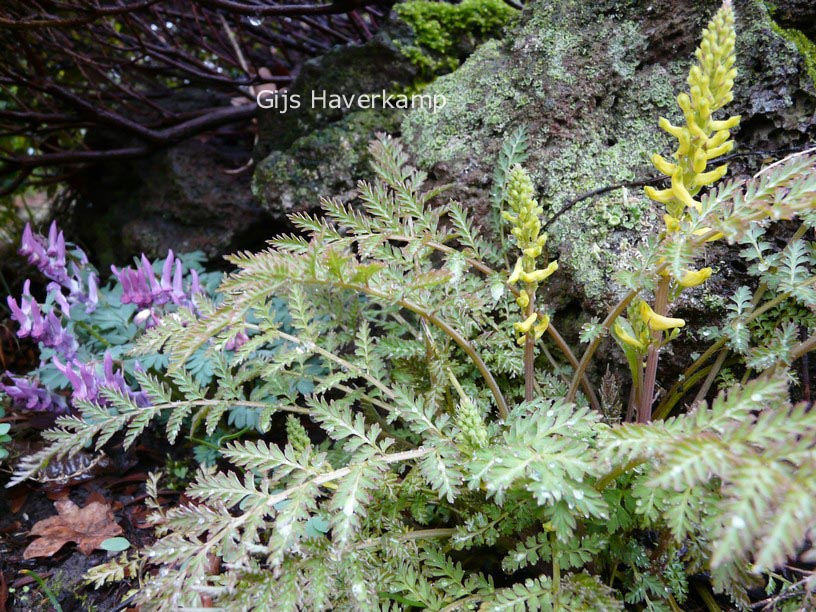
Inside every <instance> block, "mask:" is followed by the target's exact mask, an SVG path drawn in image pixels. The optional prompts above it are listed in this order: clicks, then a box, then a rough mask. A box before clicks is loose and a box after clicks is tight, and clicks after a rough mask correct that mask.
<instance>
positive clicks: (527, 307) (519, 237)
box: [502, 165, 558, 344]
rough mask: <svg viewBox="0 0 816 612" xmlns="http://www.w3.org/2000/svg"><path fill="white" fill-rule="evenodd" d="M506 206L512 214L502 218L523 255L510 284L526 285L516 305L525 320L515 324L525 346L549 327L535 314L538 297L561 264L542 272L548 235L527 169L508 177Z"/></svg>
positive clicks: (517, 168)
mask: <svg viewBox="0 0 816 612" xmlns="http://www.w3.org/2000/svg"><path fill="white" fill-rule="evenodd" d="M506 193H507V205H508V208H509V209H510V210H508V211H504V212H503V213H502V217H503V218H504V219H505V220H506V221H507V222H508V223H510V224H511V226H512V227H511V229H510V232H511V233H512V234H513V236H515V238H516V243H517V245H518V248H519V251H520V252H521V254H520V255H519V258H518V259H517V260H516V263H515V265H514V266H513V271H512V272H511V274H510V276H509V278H508V279H507V282H509V283H510V284H511V285H512V284H516V283H518V282H521V283H524V288H523V289H522V290H521V292H520V293H519V296H518V298H517V299H516V303H517V304H518V305H519V307H520V308H521V309H522V312H523V315H524V320H522V321H519V322H517V323H515V325H514V327H515V329H516V331H517V332H518V333H519V334H521V335H520V336H519V337H518V338H517V341H518V343H519V344H524V343H525V341H526V337H527V335H528V334H532V336H533V338H534V339H538V338H540V337H541V336H542V335H543V334H544V332H545V331H546V329H547V326H548V325H549V321H550V319H549V316H547V315H542V316H539V315H537V313H536V310H535V293H536V290H537V289H538V285H539V283H542V282H544V281H545V280H546V279H547V278H549V277H550V276H551V275H552V274H553V273H554V272H555V271H556V270H558V262H557V261H553V262H550V263H549V264H548V265H547V266H545V267H544V268H541V269H539V268H538V267H537V265H538V259H539V258H540V257H541V255H542V252H543V250H544V246H545V245H546V243H547V235H546V234H543V233H541V214H542V213H543V212H544V208H543V207H541V206H539V204H538V202H536V200H535V199H534V198H533V194H534V189H533V182H532V181H531V180H530V177H529V176H527V173H526V172H525V171H524V169H523V168H522V167H521V166H519V165H516V166H515V167H514V168H512V169H511V170H510V172H509V173H508V177H507V188H506Z"/></svg>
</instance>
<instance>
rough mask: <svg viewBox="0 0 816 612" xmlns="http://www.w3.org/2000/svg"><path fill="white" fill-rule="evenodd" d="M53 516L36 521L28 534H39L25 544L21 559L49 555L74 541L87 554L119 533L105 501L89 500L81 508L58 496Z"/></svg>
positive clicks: (118, 527)
mask: <svg viewBox="0 0 816 612" xmlns="http://www.w3.org/2000/svg"><path fill="white" fill-rule="evenodd" d="M54 507H56V509H57V512H58V514H57V516H52V517H49V518H47V519H44V520H42V521H39V522H38V523H36V524H35V525H34V527H32V528H31V533H30V535H35V536H40V537H39V538H38V539H36V540H34V541H33V542H32V543H31V544H29V545H28V548H26V549H25V552H23V559H31V558H33V557H50V556H51V555H53V554H54V553H56V552H57V551H58V550H59V549H60V548H62V547H63V545H65V544H67V543H68V542H76V543H77V546H78V547H79V550H80V552H81V553H82V554H83V555H89V554H91V552H92V551H93V550H94V549H95V548H98V547H99V545H100V544H101V543H102V542H104V541H105V540H107V539H108V538H110V537H113V536H117V535H119V534H120V533H122V528H121V527H120V526H119V525H117V524H116V521H115V520H114V518H113V511H112V510H111V507H110V506H109V505H108V504H107V503H106V502H100V501H91V502H89V503H88V504H87V505H86V506H85V507H84V508H80V507H79V506H77V505H76V504H75V503H74V502H72V501H70V500H67V499H62V500H60V501H58V502H56V503H55V504H54Z"/></svg>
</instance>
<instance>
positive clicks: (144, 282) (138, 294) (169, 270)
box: [111, 250, 201, 326]
mask: <svg viewBox="0 0 816 612" xmlns="http://www.w3.org/2000/svg"><path fill="white" fill-rule="evenodd" d="M111 271H112V272H113V274H114V275H115V276H116V278H117V280H118V281H119V283H120V284H121V285H122V303H123V304H135V305H136V306H138V308H139V310H140V312H139V313H138V314H137V315H136V317H135V319H134V320H135V322H136V323H139V324H141V323H146V324H147V325H148V326H152V325H156V324H157V323H158V319H157V317H156V314H155V312H154V311H153V308H154V307H156V306H163V305H165V304H169V303H173V304H175V305H177V306H186V307H188V308H194V307H195V306H194V303H193V297H192V296H193V295H194V294H195V293H198V292H200V291H201V286H200V284H199V280H198V274H196V272H195V270H193V271H191V273H190V276H191V283H190V290H189V292H186V291H184V287H183V286H182V278H183V276H184V269H183V266H182V264H181V261H180V260H178V259H176V258H175V255H174V254H173V251H172V250H171V251H169V252H168V254H167V258H166V259H165V260H164V264H163V265H162V272H161V275H160V276H159V277H158V278H156V274H155V273H154V272H153V265H152V264H151V263H150V261H149V260H148V259H147V257H146V256H145V255H144V254H142V257H141V261H140V262H139V264H137V266H136V269H135V270H133V269H132V268H122V269H121V270H117V269H116V266H111Z"/></svg>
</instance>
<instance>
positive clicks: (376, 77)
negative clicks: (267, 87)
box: [253, 0, 514, 221]
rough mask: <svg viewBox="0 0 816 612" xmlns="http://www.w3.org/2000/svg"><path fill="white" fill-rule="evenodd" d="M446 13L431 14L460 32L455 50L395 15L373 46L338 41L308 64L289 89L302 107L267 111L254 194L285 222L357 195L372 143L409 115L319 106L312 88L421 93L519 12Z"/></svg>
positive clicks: (489, 8) (471, 7)
mask: <svg viewBox="0 0 816 612" xmlns="http://www.w3.org/2000/svg"><path fill="white" fill-rule="evenodd" d="M407 6H408V5H403V8H406V7H407ZM414 8H422V11H420V13H422V14H423V15H424V13H425V12H428V13H431V14H433V13H434V10H433V9H436V8H438V7H434V6H430V8H429V7H428V6H424V7H416V6H415V7H414ZM459 9H461V11H459ZM457 11H459V12H461V13H462V15H464V17H463V18H462V20H461V22H459V21H457V19H456V17H457V15H459V13H458V12H457ZM443 12H444V13H445V14H446V15H447V17H448V19H447V20H442V23H440V22H437V21H435V20H433V19H431V21H432V22H433V25H434V28H431V29H432V30H433V31H434V32H437V33H438V34H440V35H446V32H445V30H446V28H448V29H451V30H452V32H449V33H447V34H448V35H450V36H451V37H452V38H451V41H450V44H449V45H447V46H445V47H444V50H445V51H446V53H447V54H448V55H445V54H443V53H441V52H440V50H439V49H436V50H433V49H425V48H424V47H423V45H422V41H420V40H418V38H421V39H422V40H425V39H426V38H427V32H425V37H424V38H423V37H422V36H420V37H416V35H415V30H414V29H412V27H411V26H408V25H407V23H406V22H404V21H401V20H400V19H399V18H398V17H396V16H394V15H392V19H391V20H390V21H387V22H386V23H385V24H384V25H383V27H382V29H380V30H379V31H378V33H377V34H376V36H374V38H373V39H372V40H370V41H369V42H367V43H366V44H364V45H362V46H359V47H338V48H336V49H334V50H332V51H330V52H328V53H326V54H324V55H322V56H321V57H318V58H315V59H313V60H310V61H308V62H306V63H305V64H304V66H303V68H302V70H301V71H300V73H299V74H298V76H297V77H296V79H295V81H294V82H293V83H292V86H291V87H290V88H289V90H288V91H287V92H286V93H287V95H288V96H290V97H293V96H298V98H297V99H299V100H300V102H301V106H300V108H298V109H294V110H291V109H290V110H288V111H287V112H285V113H281V112H279V111H278V110H275V109H268V110H265V111H263V112H262V113H261V114H260V117H259V119H258V122H259V134H258V142H257V146H256V148H255V158H256V159H257V160H259V163H258V166H257V169H256V171H255V176H254V178H253V193H254V194H255V196H256V197H257V199H258V201H259V202H260V204H261V205H262V206H263V207H264V208H265V209H266V210H267V211H268V212H269V214H270V215H272V217H273V218H274V219H276V220H281V221H283V220H284V219H285V217H286V215H288V214H291V213H293V212H300V211H314V210H316V209H317V208H318V207H319V202H320V198H321V197H325V196H329V197H337V198H340V199H341V200H348V199H350V196H351V195H352V194H353V191H354V187H355V185H356V183H357V181H358V180H360V179H363V178H366V177H367V176H368V174H369V168H368V166H369V161H370V157H369V154H368V145H369V143H370V141H371V140H372V139H373V138H374V137H375V135H376V133H377V132H388V133H392V134H395V133H398V132H399V125H400V123H401V121H402V119H403V114H404V111H402V110H399V109H394V108H375V109H370V110H361V109H359V108H352V109H335V108H325V107H323V106H322V105H321V104H318V105H317V106H313V105H312V104H311V100H312V92H317V93H318V95H321V94H322V92H326V93H328V94H337V95H346V96H350V95H360V94H365V93H381V92H383V91H387V92H388V93H397V92H401V93H404V94H406V95H412V94H414V93H419V92H420V90H421V89H422V87H423V86H424V84H425V83H426V82H427V81H429V80H431V79H433V78H434V75H436V74H439V73H441V72H444V71H447V70H450V69H451V67H453V66H456V65H457V64H458V63H459V61H461V60H462V59H464V58H466V57H467V56H468V55H469V54H470V53H471V52H472V51H473V49H474V48H475V47H476V46H477V44H479V43H481V42H482V41H483V40H484V39H485V38H487V37H489V36H491V35H493V34H495V33H496V32H497V31H499V30H500V29H501V23H502V22H503V20H504V19H505V18H506V17H507V16H508V13H513V12H514V11H508V10H507V9H506V7H505V6H504V5H500V4H497V3H496V2H495V0H485V1H484V2H480V0H471V1H469V2H468V3H467V5H465V4H464V3H463V4H461V5H456V8H452V9H450V10H447V11H443ZM429 19H430V18H429ZM426 25H427V24H426ZM417 45H419V46H417ZM432 46H433V45H432ZM448 47H449V48H448ZM426 51H427V52H428V53H429V55H428V56H427V57H426V56H425V55H424V54H425V52H426ZM418 59H421V60H422V61H417V60H418ZM443 60H445V61H443ZM429 66H433V68H429ZM422 93H424V92H422Z"/></svg>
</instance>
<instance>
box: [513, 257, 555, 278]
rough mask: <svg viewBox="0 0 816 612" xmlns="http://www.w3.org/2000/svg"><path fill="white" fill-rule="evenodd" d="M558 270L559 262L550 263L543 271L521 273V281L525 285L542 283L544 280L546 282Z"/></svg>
mask: <svg viewBox="0 0 816 612" xmlns="http://www.w3.org/2000/svg"><path fill="white" fill-rule="evenodd" d="M557 269H558V262H557V261H554V262H552V263H550V265H549V266H547V267H546V268H544V269H543V270H536V271H535V272H530V273H529V274H528V273H527V272H522V273H521V279H522V280H523V281H524V282H525V283H540V282H541V281H543V280H546V279H547V278H549V277H550V276H552V274H553V273H554V272H555V271H556V270H557Z"/></svg>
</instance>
